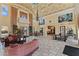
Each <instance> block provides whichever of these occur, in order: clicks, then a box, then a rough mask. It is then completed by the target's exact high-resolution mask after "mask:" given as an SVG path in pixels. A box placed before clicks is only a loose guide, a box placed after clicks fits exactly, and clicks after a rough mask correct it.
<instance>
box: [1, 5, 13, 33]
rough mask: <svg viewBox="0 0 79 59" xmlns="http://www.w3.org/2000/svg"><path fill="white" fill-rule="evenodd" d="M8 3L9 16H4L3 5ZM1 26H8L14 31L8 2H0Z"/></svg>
mask: <svg viewBox="0 0 79 59" xmlns="http://www.w3.org/2000/svg"><path fill="white" fill-rule="evenodd" d="M2 5H7V6H8V11H9V13H8V16H2V15H1V6H2ZM0 26H8V28H9V32H12V31H11V30H12V28H11V24H10V5H8V4H0Z"/></svg>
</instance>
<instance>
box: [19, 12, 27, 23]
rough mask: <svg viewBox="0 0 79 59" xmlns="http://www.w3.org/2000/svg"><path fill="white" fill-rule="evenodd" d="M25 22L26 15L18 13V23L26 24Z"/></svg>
mask: <svg viewBox="0 0 79 59" xmlns="http://www.w3.org/2000/svg"><path fill="white" fill-rule="evenodd" d="M26 21H27V13H24V12H22V11H20V17H19V22H21V23H26Z"/></svg>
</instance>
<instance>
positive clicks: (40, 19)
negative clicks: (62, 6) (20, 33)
mask: <svg viewBox="0 0 79 59" xmlns="http://www.w3.org/2000/svg"><path fill="white" fill-rule="evenodd" d="M44 24H45V19H44V18H42V17H41V18H39V25H44Z"/></svg>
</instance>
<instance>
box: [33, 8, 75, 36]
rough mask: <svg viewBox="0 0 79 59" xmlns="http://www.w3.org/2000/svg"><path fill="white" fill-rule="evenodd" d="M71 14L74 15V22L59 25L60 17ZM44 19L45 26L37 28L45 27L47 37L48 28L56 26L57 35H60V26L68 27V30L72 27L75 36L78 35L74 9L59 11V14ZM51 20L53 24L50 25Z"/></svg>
mask: <svg viewBox="0 0 79 59" xmlns="http://www.w3.org/2000/svg"><path fill="white" fill-rule="evenodd" d="M71 12H72V13H73V21H72V22H62V23H58V16H60V15H64V14H67V13H71ZM44 18H45V25H41V26H38V27H37V28H39V27H43V28H44V35H45V36H47V26H55V29H56V32H55V33H56V34H59V33H60V26H66V29H67V28H69V27H71V28H72V29H73V32H74V34H76V18H75V14H74V8H70V9H67V10H63V11H59V12H57V13H54V14H50V15H47V16H45V17H44ZM49 20H51V21H52V22H51V23H49ZM34 24H35V23H34Z"/></svg>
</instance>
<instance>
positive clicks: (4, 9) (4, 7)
mask: <svg viewBox="0 0 79 59" xmlns="http://www.w3.org/2000/svg"><path fill="white" fill-rule="evenodd" d="M8 12H9V9H8V6H7V5H2V6H1V14H2V16H8Z"/></svg>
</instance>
